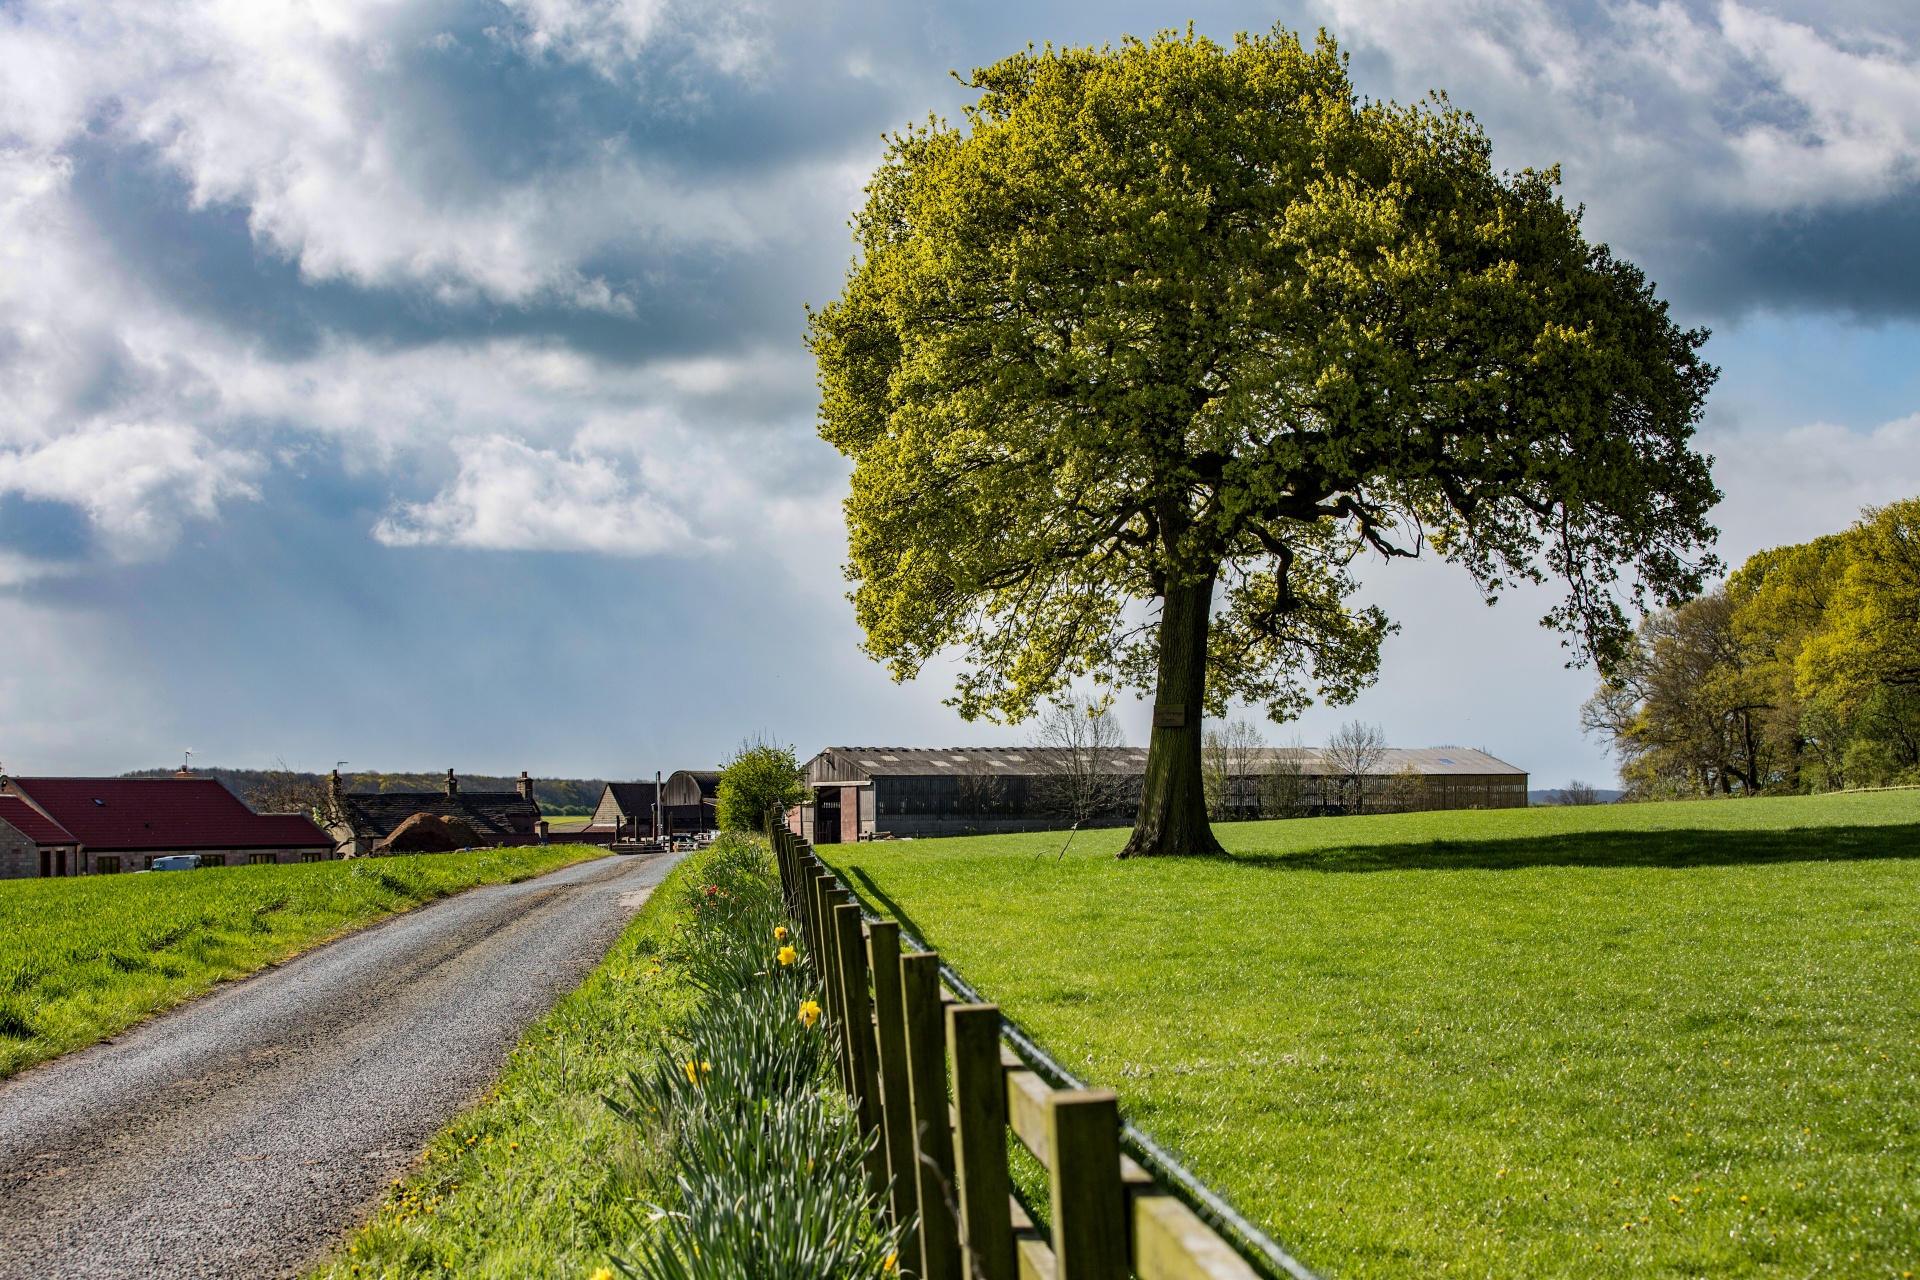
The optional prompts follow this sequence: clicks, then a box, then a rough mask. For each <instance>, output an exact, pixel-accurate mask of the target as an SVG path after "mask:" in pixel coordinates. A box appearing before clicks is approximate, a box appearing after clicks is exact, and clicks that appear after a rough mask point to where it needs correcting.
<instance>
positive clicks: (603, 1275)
mask: <svg viewBox="0 0 1920 1280" xmlns="http://www.w3.org/2000/svg"><path fill="white" fill-rule="evenodd" d="M590 1280H613V1268H612V1267H601V1268H600V1269H599V1270H598V1271H595V1272H594V1273H593V1275H592V1277H591V1278H590Z"/></svg>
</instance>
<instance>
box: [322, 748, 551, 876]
mask: <svg viewBox="0 0 1920 1280" xmlns="http://www.w3.org/2000/svg"><path fill="white" fill-rule="evenodd" d="M328 801H329V807H330V809H331V820H330V821H329V823H328V825H327V834H328V835H329V836H331V837H332V840H333V845H334V848H335V849H336V850H337V851H338V853H339V856H340V857H343V858H366V857H373V856H377V855H382V854H392V853H431V852H439V851H441V850H442V849H443V848H446V847H449V846H445V845H443V844H436V845H433V846H431V847H428V845H427V843H426V842H425V841H422V842H421V844H422V847H420V848H413V847H410V845H411V843H412V842H409V841H408V840H406V839H405V836H406V834H407V833H405V832H401V830H400V829H401V827H402V825H403V824H405V823H406V822H407V820H408V819H409V818H413V817H415V816H417V815H427V816H428V817H430V818H435V819H439V820H440V822H438V823H435V824H432V826H431V827H430V828H425V829H433V830H446V829H451V830H463V831H464V832H465V833H467V834H470V835H471V836H472V837H473V839H472V842H471V843H472V845H473V846H474V847H486V848H497V847H500V846H503V845H525V844H543V843H545V842H546V838H547V823H546V820H545V819H543V818H542V817H541V816H540V806H539V804H538V803H536V802H535V800H534V798H533V779H532V778H530V777H528V776H527V774H526V773H525V771H522V772H521V774H520V779H519V781H518V782H517V783H516V784H515V785H514V789H513V790H512V791H462V790H461V789H460V779H459V778H458V777H457V776H456V775H455V774H454V772H453V770H451V769H449V770H447V783H446V789H445V790H444V791H438V792H436V791H375V792H365V793H361V792H349V791H347V789H346V787H345V785H344V784H343V783H342V782H341V780H340V771H339V770H337V769H336V770H334V771H333V773H332V775H331V777H330V778H329V779H328ZM422 829H423V826H422V824H417V823H416V824H414V827H413V828H410V829H409V830H422ZM461 847H464V846H461Z"/></svg>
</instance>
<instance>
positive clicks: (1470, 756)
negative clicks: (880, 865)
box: [788, 747, 1527, 844]
mask: <svg viewBox="0 0 1920 1280" xmlns="http://www.w3.org/2000/svg"><path fill="white" fill-rule="evenodd" d="M1146 764H1147V752H1146V749H1145V748H1143V747H1120V748H1115V749H1112V750H1110V751H1107V752H1104V753H1101V754H1100V755H1099V756H1098V757H1097V759H1094V760H1089V759H1088V758H1087V757H1085V756H1082V757H1081V758H1080V759H1079V760H1077V761H1076V760H1075V759H1074V758H1073V757H1072V756H1071V755H1070V753H1068V752H1067V751H1065V750H1062V749H1056V748H1035V747H953V748H937V749H929V748H923V747H828V748H827V749H825V750H824V751H821V752H820V753H819V754H818V755H816V756H814V757H813V759H811V760H809V761H807V764H806V767H805V781H806V784H807V785H808V786H809V787H811V788H813V792H814V797H813V800H812V802H811V803H809V804H805V805H801V806H799V807H798V808H796V809H794V810H793V811H792V812H791V813H790V814H789V815H788V825H789V826H790V827H791V828H792V829H793V831H794V832H795V833H796V834H797V835H799V836H800V837H801V838H802V839H805V840H808V841H810V842H812V843H814V844H839V843H845V842H851V841H855V840H872V839H887V838H889V837H893V838H898V839H905V838H912V837H924V836H946V835H986V834H991V833H995V832H1007V831H1044V830H1050V829H1059V828H1063V827H1067V826H1069V825H1072V824H1073V822H1074V820H1075V818H1074V813H1075V812H1076V811H1078V812H1079V813H1081V814H1082V815H1084V816H1082V817H1081V818H1080V825H1081V826H1118V825H1123V824H1126V823H1130V822H1132V821H1133V817H1134V812H1135V809H1136V808H1137V807H1138V803H1139V791H1140V780H1141V778H1142V776H1143V775H1144V774H1145V772H1146ZM1207 767H1208V770H1209V772H1210V773H1211V774H1212V775H1214V786H1215V790H1216V794H1217V795H1218V804H1217V812H1218V813H1219V815H1220V816H1221V817H1222V818H1231V817H1249V818H1250V817H1263V816H1264V817H1289V816H1304V815H1308V814H1327V813H1345V812H1351V811H1355V810H1360V811H1375V810H1382V809H1389V808H1391V809H1401V810H1408V809H1504V808H1524V807H1526V803H1527V774H1526V771H1525V770H1523V769H1518V768H1515V767H1514V766H1513V765H1510V764H1507V763H1505V762H1504V761H1501V760H1497V759H1495V758H1494V757H1493V756H1490V755H1488V754H1486V753H1485V752H1482V751H1473V750H1468V749H1466V748H1461V747H1430V748H1421V749H1392V748H1389V749H1387V750H1385V751H1383V752H1381V754H1380V756H1379V757H1378V758H1377V759H1376V760H1374V761H1372V762H1371V764H1370V765H1369V767H1368V768H1367V769H1366V770H1365V772H1364V773H1362V774H1360V775H1358V776H1355V775H1353V774H1351V773H1343V772H1342V771H1341V770H1339V769H1337V768H1335V767H1333V766H1332V765H1331V764H1330V763H1329V762H1328V761H1327V760H1325V759H1324V758H1323V754H1322V753H1321V752H1318V751H1315V750H1311V749H1302V748H1284V747H1264V748H1253V749H1250V750H1246V751H1242V752H1238V753H1235V754H1233V755H1232V756H1231V758H1229V757H1227V756H1226V755H1224V754H1210V756H1209V759H1208V762H1207ZM1091 775H1099V777H1097V778H1096V777H1092V776H1091ZM1088 792H1091V794H1092V797H1093V799H1092V801H1091V803H1089V802H1088V801H1086V800H1085V799H1084V798H1083V799H1081V800H1078V801H1075V800H1073V799H1072V796H1073V795H1074V794H1081V795H1083V796H1084V794H1085V793H1088Z"/></svg>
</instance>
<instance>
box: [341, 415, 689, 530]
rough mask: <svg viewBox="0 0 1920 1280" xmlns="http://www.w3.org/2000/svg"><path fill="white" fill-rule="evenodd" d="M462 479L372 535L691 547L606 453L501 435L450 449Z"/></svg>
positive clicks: (658, 502)
mask: <svg viewBox="0 0 1920 1280" xmlns="http://www.w3.org/2000/svg"><path fill="white" fill-rule="evenodd" d="M454 448H455V450H456V452H457V453H458V454H459V457H460V473H459V475H458V476H457V477H456V478H455V479H454V481H453V483H452V484H450V485H448V486H447V487H446V488H445V489H444V490H442V491H441V492H440V493H438V494H436V495H435V496H434V497H433V498H432V500H430V501H428V502H421V503H412V504H408V505H406V506H404V507H402V508H401V509H400V510H399V511H397V512H396V513H394V514H393V515H390V516H388V517H387V518H386V519H384V520H382V521H380V523H379V524H378V525H376V526H375V527H374V531H373V533H374V537H376V538H378V539H379V540H380V541H381V542H384V543H386V544H387V545H389V546H396V547H413V546H435V545H439V546H454V547H473V548H479V549H484V550H489V551H595V552H600V553H602V554H606V555H627V556H636V555H649V554H652V553H655V552H659V551H665V550H668V549H670V548H678V547H682V546H685V545H688V544H689V543H691V542H692V541H693V539H692V535H691V533H690V532H689V530H688V528H687V524H686V521H685V520H684V519H682V518H681V517H680V515H679V514H678V513H677V512H675V511H674V510H673V509H672V508H671V507H670V506H668V505H667V503H666V502H665V501H664V500H663V499H662V498H661V497H660V495H659V494H658V492H656V491H654V490H652V489H650V488H649V487H648V486H647V484H646V483H645V481H644V479H643V478H642V477H640V476H636V475H634V474H632V473H630V472H629V471H628V470H627V469H625V468H623V467H622V466H621V465H620V461H619V460H618V459H616V458H614V457H610V456H608V455H606V454H595V453H584V452H580V451H577V450H576V451H572V452H569V453H566V454H562V453H560V452H557V451H555V450H548V449H534V448H530V447H529V446H527V445H525V444H522V443H521V442H520V441H518V440H512V439H509V438H507V437H505V436H487V437H485V438H483V439H480V440H466V441H461V442H459V443H457V444H456V445H455V446H454Z"/></svg>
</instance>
